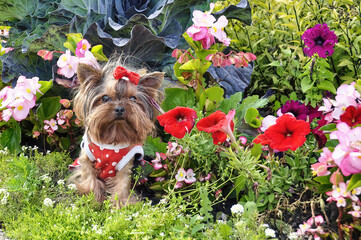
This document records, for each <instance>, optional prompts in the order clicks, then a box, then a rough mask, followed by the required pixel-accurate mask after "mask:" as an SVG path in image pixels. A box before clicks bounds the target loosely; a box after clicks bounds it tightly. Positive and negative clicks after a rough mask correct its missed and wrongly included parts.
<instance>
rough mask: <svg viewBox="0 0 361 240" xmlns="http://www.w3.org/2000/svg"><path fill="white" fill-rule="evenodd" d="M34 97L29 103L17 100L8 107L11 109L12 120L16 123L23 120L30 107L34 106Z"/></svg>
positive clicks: (20, 99)
mask: <svg viewBox="0 0 361 240" xmlns="http://www.w3.org/2000/svg"><path fill="white" fill-rule="evenodd" d="M35 101H36V97H35V96H34V97H33V99H32V100H31V101H28V100H26V99H24V98H17V99H15V100H14V101H13V102H12V103H10V104H9V105H8V107H12V108H13V118H14V119H15V120H16V121H21V120H23V119H25V118H26V117H27V116H28V114H29V111H30V109H31V108H32V107H34V106H35Z"/></svg>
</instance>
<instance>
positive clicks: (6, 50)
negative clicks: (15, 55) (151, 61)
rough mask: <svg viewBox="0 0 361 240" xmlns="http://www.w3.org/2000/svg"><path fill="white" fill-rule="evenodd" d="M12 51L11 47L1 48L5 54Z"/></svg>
mask: <svg viewBox="0 0 361 240" xmlns="http://www.w3.org/2000/svg"><path fill="white" fill-rule="evenodd" d="M12 50H14V48H13V47H7V48H2V51H5V53H8V52H11V51H12Z"/></svg>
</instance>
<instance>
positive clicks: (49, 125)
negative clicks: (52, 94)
mask: <svg viewBox="0 0 361 240" xmlns="http://www.w3.org/2000/svg"><path fill="white" fill-rule="evenodd" d="M44 123H45V124H46V125H45V126H44V129H45V130H47V131H48V130H49V132H54V131H56V130H58V125H57V122H56V121H55V119H50V121H49V120H44Z"/></svg>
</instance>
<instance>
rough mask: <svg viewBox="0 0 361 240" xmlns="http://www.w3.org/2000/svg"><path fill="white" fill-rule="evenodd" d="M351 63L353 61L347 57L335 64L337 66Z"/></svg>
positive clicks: (350, 64)
mask: <svg viewBox="0 0 361 240" xmlns="http://www.w3.org/2000/svg"><path fill="white" fill-rule="evenodd" d="M352 65H353V63H352V62H351V61H350V60H349V59H348V58H345V59H343V60H342V61H341V62H340V63H339V64H338V65H337V67H343V66H352Z"/></svg>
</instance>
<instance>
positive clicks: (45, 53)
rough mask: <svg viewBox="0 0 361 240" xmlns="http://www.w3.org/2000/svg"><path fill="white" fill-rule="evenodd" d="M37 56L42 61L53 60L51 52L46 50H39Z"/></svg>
mask: <svg viewBox="0 0 361 240" xmlns="http://www.w3.org/2000/svg"><path fill="white" fill-rule="evenodd" d="M37 54H38V56H40V57H42V58H43V59H44V60H47V61H51V60H53V51H48V50H39V51H38V53H37Z"/></svg>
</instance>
